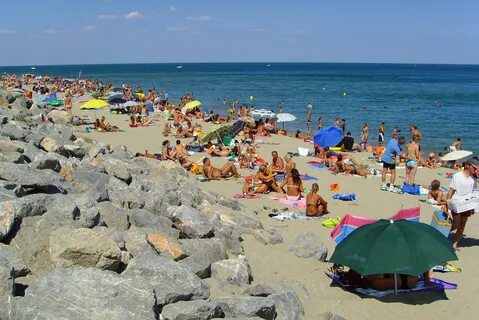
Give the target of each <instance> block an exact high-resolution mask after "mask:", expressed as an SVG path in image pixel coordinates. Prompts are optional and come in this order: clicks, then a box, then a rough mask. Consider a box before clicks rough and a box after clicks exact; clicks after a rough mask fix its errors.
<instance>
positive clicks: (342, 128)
mask: <svg viewBox="0 0 479 320" xmlns="http://www.w3.org/2000/svg"><path fill="white" fill-rule="evenodd" d="M341 131H343V136H344V135H345V133H346V120H344V119H341Z"/></svg>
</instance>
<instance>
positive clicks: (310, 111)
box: [306, 103, 313, 136]
mask: <svg viewBox="0 0 479 320" xmlns="http://www.w3.org/2000/svg"><path fill="white" fill-rule="evenodd" d="M306 108H308V114H307V115H306V128H307V130H306V132H307V133H308V135H309V136H311V131H312V127H311V120H312V118H313V105H312V104H311V103H310V104H308V105H307V106H306Z"/></svg>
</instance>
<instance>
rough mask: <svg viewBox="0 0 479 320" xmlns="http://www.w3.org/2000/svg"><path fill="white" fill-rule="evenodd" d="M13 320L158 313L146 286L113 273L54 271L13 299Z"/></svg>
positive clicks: (93, 319)
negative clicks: (14, 303) (14, 313)
mask: <svg viewBox="0 0 479 320" xmlns="http://www.w3.org/2000/svg"><path fill="white" fill-rule="evenodd" d="M15 311H16V317H15V319H24V320H33V319H76V320H103V319H122V320H127V319H132V320H155V319H158V315H159V311H158V308H157V306H156V304H155V295H154V292H153V291H152V290H150V289H149V288H148V287H145V286H143V285H142V284H140V283H135V282H134V281H131V280H130V279H127V278H125V277H122V276H120V275H118V274H116V273H114V272H111V271H105V270H98V269H92V268H89V269H78V268H70V269H57V270H55V271H54V272H52V273H49V274H47V275H46V276H45V277H44V278H42V279H41V280H40V281H38V282H36V283H34V284H33V285H31V286H30V287H29V288H28V289H27V290H26V293H25V297H23V298H20V299H18V300H17V308H16V310H15Z"/></svg>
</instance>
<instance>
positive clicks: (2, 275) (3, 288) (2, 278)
mask: <svg viewBox="0 0 479 320" xmlns="http://www.w3.org/2000/svg"><path fill="white" fill-rule="evenodd" d="M14 287H15V277H14V275H13V270H12V269H11V268H8V267H6V266H3V265H1V264H0V299H2V297H3V296H8V295H13V294H14Z"/></svg>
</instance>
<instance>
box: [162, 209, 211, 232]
mask: <svg viewBox="0 0 479 320" xmlns="http://www.w3.org/2000/svg"><path fill="white" fill-rule="evenodd" d="M168 213H169V214H170V217H169V218H170V219H171V220H172V221H173V223H174V225H175V227H176V228H177V229H179V230H180V232H181V235H182V236H184V237H185V238H208V237H211V236H213V230H214V224H213V222H212V221H211V219H210V217H208V216H207V215H206V214H203V213H201V212H200V211H198V210H197V209H194V208H192V207H188V206H184V205H181V206H179V207H170V210H168Z"/></svg>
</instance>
